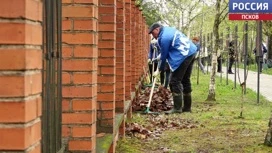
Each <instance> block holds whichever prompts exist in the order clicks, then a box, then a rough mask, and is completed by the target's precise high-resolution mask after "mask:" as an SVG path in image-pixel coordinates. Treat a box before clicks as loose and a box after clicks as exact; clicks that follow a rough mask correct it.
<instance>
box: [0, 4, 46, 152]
mask: <svg viewBox="0 0 272 153" xmlns="http://www.w3.org/2000/svg"><path fill="white" fill-rule="evenodd" d="M26 20H27V22H26ZM41 48H42V1H41V0H20V1H18V0H2V1H1V5H0V61H1V62H0V124H1V126H0V137H1V138H0V150H4V151H6V152H27V153H31V152H32V153H34V152H36V153H40V152H41V146H40V143H41V119H40V117H41V112H42V111H41V109H42V108H41V104H42V100H41V92H42V71H41V69H42V50H41Z"/></svg>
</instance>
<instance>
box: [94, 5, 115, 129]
mask: <svg viewBox="0 0 272 153" xmlns="http://www.w3.org/2000/svg"><path fill="white" fill-rule="evenodd" d="M98 29H99V38H98V52H99V53H98V54H99V55H98V57H99V59H98V96H97V107H98V108H97V132H98V133H100V132H106V133H114V131H115V130H114V122H115V91H116V89H115V86H116V77H115V74H116V59H115V58H116V0H100V1H99V28H98Z"/></svg>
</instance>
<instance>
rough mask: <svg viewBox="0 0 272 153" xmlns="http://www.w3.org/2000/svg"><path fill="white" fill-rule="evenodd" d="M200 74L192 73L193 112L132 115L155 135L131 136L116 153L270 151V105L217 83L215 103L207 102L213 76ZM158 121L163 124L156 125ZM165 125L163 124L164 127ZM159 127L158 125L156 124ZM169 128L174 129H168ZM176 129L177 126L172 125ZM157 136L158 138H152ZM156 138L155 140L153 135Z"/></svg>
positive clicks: (129, 135)
mask: <svg viewBox="0 0 272 153" xmlns="http://www.w3.org/2000/svg"><path fill="white" fill-rule="evenodd" d="M196 74H197V73H196V71H194V72H193V75H192V84H193V92H192V95H193V104H192V113H181V114H171V115H165V114H163V113H161V114H159V115H143V114H138V113H134V114H133V118H132V119H128V120H127V123H128V124H132V123H137V124H138V125H140V126H142V127H144V128H147V129H149V130H150V131H151V132H152V133H153V137H142V136H139V135H137V133H134V134H131V133H127V136H126V137H125V138H124V139H119V141H118V143H117V147H116V152H117V153H163V152H169V153H170V152H173V153H174V152H176V153H214V152H216V153H256V152H258V153H268V152H272V148H271V147H267V146H265V145H263V143H264V138H265V135H266V131H267V129H268V121H269V118H270V115H271V102H269V101H267V100H266V99H265V98H264V97H262V96H261V97H260V103H259V104H257V101H256V93H255V92H253V91H252V90H250V89H247V90H246V91H247V93H246V94H245V95H243V94H242V89H241V88H240V87H239V86H237V88H236V89H234V88H233V87H234V85H233V83H232V82H231V81H229V84H228V85H225V83H223V82H225V81H222V83H220V82H219V79H218V78H217V79H216V82H217V85H216V101H206V98H207V95H208V87H209V77H210V76H209V75H203V74H201V73H200V76H199V77H200V79H199V83H198V84H197V77H196ZM155 121H159V122H160V124H157V123H156V124H154V122H155ZM161 124H164V125H163V126H161ZM154 125H155V126H154ZM170 125H171V126H170ZM173 125H175V126H173ZM154 133H158V134H154ZM154 135H155V136H154Z"/></svg>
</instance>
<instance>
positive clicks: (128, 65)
mask: <svg viewBox="0 0 272 153" xmlns="http://www.w3.org/2000/svg"><path fill="white" fill-rule="evenodd" d="M131 15H132V13H131V1H130V0H126V2H125V20H126V22H125V37H126V39H125V48H126V51H125V63H126V64H125V65H126V68H125V69H126V70H125V78H126V80H125V100H131V98H132V97H131V49H132V47H131V44H132V43H131V29H132V28H131Z"/></svg>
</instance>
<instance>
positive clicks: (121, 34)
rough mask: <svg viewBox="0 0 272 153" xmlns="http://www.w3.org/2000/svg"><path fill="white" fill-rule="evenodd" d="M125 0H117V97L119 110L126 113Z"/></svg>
mask: <svg viewBox="0 0 272 153" xmlns="http://www.w3.org/2000/svg"><path fill="white" fill-rule="evenodd" d="M125 50H126V48H125V2H124V0H117V16H116V99H115V106H116V111H117V112H122V113H124V102H125V71H126V68H125Z"/></svg>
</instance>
